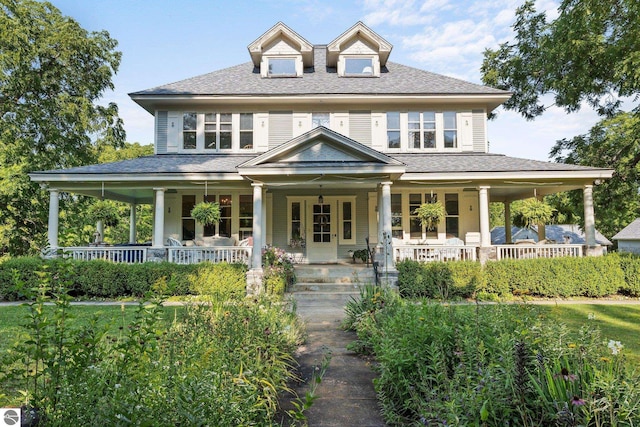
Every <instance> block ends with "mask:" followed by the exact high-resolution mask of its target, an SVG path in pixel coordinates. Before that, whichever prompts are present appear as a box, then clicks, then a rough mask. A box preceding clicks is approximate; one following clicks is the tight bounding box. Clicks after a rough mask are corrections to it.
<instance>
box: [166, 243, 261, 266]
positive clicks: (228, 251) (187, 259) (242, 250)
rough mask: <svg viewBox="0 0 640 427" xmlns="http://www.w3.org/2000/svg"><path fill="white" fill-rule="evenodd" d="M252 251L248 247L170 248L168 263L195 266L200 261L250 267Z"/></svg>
mask: <svg viewBox="0 0 640 427" xmlns="http://www.w3.org/2000/svg"><path fill="white" fill-rule="evenodd" d="M252 249H253V248H251V247H249V246H212V247H205V246H198V247H195V246H185V247H170V248H169V253H168V261H169V262H174V263H176V264H195V263H198V262H202V261H210V262H228V263H235V262H240V263H244V264H247V265H248V266H249V267H251V250H252Z"/></svg>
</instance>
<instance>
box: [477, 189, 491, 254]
mask: <svg viewBox="0 0 640 427" xmlns="http://www.w3.org/2000/svg"><path fill="white" fill-rule="evenodd" d="M489 188H491V187H489V186H480V187H479V188H478V198H479V208H480V246H481V247H483V248H486V247H489V246H491V230H489Z"/></svg>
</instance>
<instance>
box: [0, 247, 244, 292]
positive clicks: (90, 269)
mask: <svg viewBox="0 0 640 427" xmlns="http://www.w3.org/2000/svg"><path fill="white" fill-rule="evenodd" d="M44 270H46V271H47V272H48V273H49V274H51V275H52V276H57V277H61V276H62V277H64V279H65V280H66V281H67V284H68V288H69V294H70V295H71V296H74V297H85V298H115V297H127V296H133V297H141V296H143V295H144V294H145V293H146V292H148V291H150V290H152V289H153V288H154V286H156V287H161V288H163V289H162V290H163V292H164V293H165V294H168V295H188V294H204V295H213V294H218V295H219V294H223V295H227V296H235V295H236V294H238V295H239V294H241V295H244V293H245V292H246V290H245V289H246V266H245V265H243V264H226V263H220V264H212V263H206V262H205V263H200V264H192V265H180V264H173V263H168V262H161V263H143V264H118V263H112V262H108V261H101V260H95V261H73V260H61V259H54V260H42V259H40V258H38V257H16V258H5V259H3V260H2V261H0V300H2V301H19V300H24V299H26V295H25V292H24V291H21V288H20V286H17V284H18V283H23V284H24V285H23V286H22V288H23V289H30V288H37V287H38V285H39V283H40V281H41V277H40V276H41V274H42V273H40V272H41V271H44ZM62 277H61V278H62Z"/></svg>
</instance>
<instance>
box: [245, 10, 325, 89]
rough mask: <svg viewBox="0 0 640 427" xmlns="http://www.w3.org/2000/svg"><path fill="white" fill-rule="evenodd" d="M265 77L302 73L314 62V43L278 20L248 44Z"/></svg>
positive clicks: (300, 74)
mask: <svg viewBox="0 0 640 427" xmlns="http://www.w3.org/2000/svg"><path fill="white" fill-rule="evenodd" d="M247 48H248V49H249V53H250V54H251V60H252V61H253V65H255V66H256V67H259V68H260V75H261V76H262V77H302V73H303V70H304V68H306V67H311V66H313V45H312V44H311V43H309V42H308V41H307V40H305V39H304V38H303V37H301V36H300V35H299V34H298V33H296V32H295V31H293V30H292V29H291V28H289V27H287V26H286V25H285V24H283V23H282V22H278V23H277V24H276V25H274V26H273V27H271V29H269V30H268V31H267V32H265V33H264V34H263V35H261V36H260V37H258V38H257V39H256V40H255V41H254V42H253V43H251V44H250V45H249V46H248V47H247Z"/></svg>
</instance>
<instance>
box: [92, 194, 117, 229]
mask: <svg viewBox="0 0 640 427" xmlns="http://www.w3.org/2000/svg"><path fill="white" fill-rule="evenodd" d="M87 216H88V217H89V220H90V221H91V222H92V223H94V224H95V223H96V222H98V221H102V222H103V224H104V225H105V226H106V227H114V226H116V225H118V222H120V216H119V214H118V208H117V207H116V205H115V203H114V202H111V201H109V200H97V201H96V202H95V203H93V204H92V205H91V206H89V209H87Z"/></svg>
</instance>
